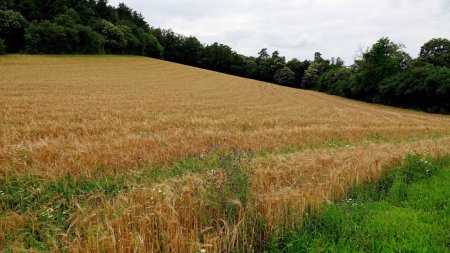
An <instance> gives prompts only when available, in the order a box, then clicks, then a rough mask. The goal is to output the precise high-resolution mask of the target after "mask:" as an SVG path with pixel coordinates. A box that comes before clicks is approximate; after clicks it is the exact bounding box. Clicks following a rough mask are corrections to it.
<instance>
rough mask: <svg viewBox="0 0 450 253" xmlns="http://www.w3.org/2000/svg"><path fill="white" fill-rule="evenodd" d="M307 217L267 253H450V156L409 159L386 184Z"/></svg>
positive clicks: (373, 185)
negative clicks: (299, 226)
mask: <svg viewBox="0 0 450 253" xmlns="http://www.w3.org/2000/svg"><path fill="white" fill-rule="evenodd" d="M306 217H307V218H306V219H305V221H304V224H303V226H302V228H299V229H296V230H293V231H289V232H283V233H281V234H278V235H276V236H275V237H274V238H273V240H272V242H271V243H270V246H269V247H268V249H267V252H449V251H450V156H447V157H445V158H442V159H439V160H435V159H431V158H422V156H421V155H419V154H414V155H409V156H408V157H407V160H406V163H405V164H404V165H403V166H401V167H397V168H395V169H392V170H389V171H388V172H387V174H386V176H385V177H383V179H381V180H379V181H376V182H374V181H371V182H369V183H367V184H366V185H365V186H358V187H355V188H354V189H353V190H352V191H351V192H350V193H349V195H348V198H347V199H345V200H344V201H340V202H338V203H334V204H330V205H327V206H326V207H324V208H323V209H322V210H321V211H320V212H319V213H316V214H313V215H311V214H310V215H309V216H306Z"/></svg>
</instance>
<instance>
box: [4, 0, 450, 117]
mask: <svg viewBox="0 0 450 253" xmlns="http://www.w3.org/2000/svg"><path fill="white" fill-rule="evenodd" d="M11 53H26V54H131V55H142V56H148V57H154V58H159V59H164V60H167V61H172V62H177V63H182V64H187V65H191V66H195V67H200V68H205V69H210V70H214V71H219V72H223V73H228V74H232V75H237V76H242V77H246V78H252V79H257V80H261V81H266V82H272V83H277V84H280V85H284V86H289V87H294V88H302V89H312V90H317V91H322V92H326V93H329V94H333V95H338V96H343V97H348V98H352V99H357V100H362V101H366V102H371V103H381V104H386V105H392V106H398V107H404V108H411V109H416V110H424V111H427V112H434V113H450V41H449V40H448V39H446V38H434V39H430V40H429V41H428V42H426V43H425V44H424V45H423V46H422V47H421V50H420V54H419V55H418V56H417V57H416V58H413V57H412V56H410V55H408V54H407V53H406V52H405V51H404V46H403V45H402V44H399V43H396V42H393V41H391V40H390V39H389V38H386V37H383V38H380V39H379V40H378V41H376V42H375V43H374V44H373V45H372V46H371V47H369V48H367V49H366V50H365V51H363V52H361V55H360V56H359V57H358V58H357V59H355V61H354V63H353V64H351V65H346V64H344V62H343V61H342V60H341V58H339V57H337V58H331V59H324V58H322V56H321V53H320V52H315V53H313V52H311V54H312V55H313V54H314V60H312V61H310V60H299V59H296V58H294V59H292V60H290V61H286V58H285V57H284V56H281V55H280V54H279V52H278V51H274V52H271V53H269V52H268V51H267V49H265V48H264V49H261V50H260V51H259V52H258V54H257V56H256V57H252V56H245V55H242V54H239V53H237V52H235V51H234V50H233V49H232V48H231V47H229V46H227V45H224V44H220V43H213V44H210V45H206V44H204V43H202V42H200V41H199V40H198V39H197V38H196V37H193V36H184V35H181V34H178V33H176V32H174V31H172V30H171V29H161V28H154V27H152V26H150V25H149V24H148V23H147V22H146V21H145V20H144V17H143V16H142V15H141V14H140V13H138V12H137V11H135V10H132V9H131V8H130V7H128V6H127V5H125V4H123V3H121V4H119V6H118V7H113V6H111V5H109V4H108V2H107V0H0V54H11Z"/></svg>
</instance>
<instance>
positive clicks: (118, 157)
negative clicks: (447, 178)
mask: <svg viewBox="0 0 450 253" xmlns="http://www.w3.org/2000/svg"><path fill="white" fill-rule="evenodd" d="M0 77H1V79H0V178H1V179H2V180H3V181H2V182H8V180H9V179H8V178H10V177H11V176H13V177H15V178H18V179H17V180H16V181H14V182H15V183H14V184H12V183H11V185H10V186H8V187H9V188H8V187H6V186H5V189H6V190H8V189H9V190H10V189H13V188H14V187H15V186H14V185H17V184H19V183H18V182H19V181H20V180H25V179H23V178H24V177H32V178H36V181H31V182H32V183H33V184H32V185H34V184H36V185H37V186H35V187H34V186H33V187H31V186H30V185H31V184H30V183H28V184H26V187H28V188H26V187H25V188H26V190H24V191H26V193H27V194H28V195H30V194H31V196H36V199H35V200H36V201H43V199H45V198H43V197H42V196H47V195H45V194H48V196H50V195H51V194H53V193H52V192H51V191H50V190H48V191H46V190H45V189H54V188H55V187H56V186H52V187H53V188H51V187H49V186H48V184H50V183H49V182H53V183H54V184H55V185H59V184H58V182H60V181H61V180H62V182H66V181H64V180H68V182H69V183H61V185H62V186H61V189H62V190H61V191H64V189H67V188H70V187H75V186H77V185H81V186H80V188H81V189H78V188H77V187H78V186H77V187H75V188H74V190H73V192H74V193H73V194H74V195H73V196H72V195H70V197H67V199H63V198H62V197H61V196H62V195H64V194H62V195H61V194H59V195H58V194H54V195H55V196H56V197H54V198H51V197H48V201H49V202H48V203H52V204H53V205H52V206H48V207H47V206H45V205H47V204H46V202H45V203H44V202H42V203H41V204H42V205H43V206H40V207H39V208H37V209H36V210H34V209H32V207H30V206H27V205H29V203H28V202H26V201H28V200H29V199H30V198H28V199H27V198H25V197H24V198H23V199H22V198H21V197H20V196H22V195H20V194H19V193H18V195H17V196H19V197H17V198H18V200H16V199H13V197H14V196H16V195H14V196H13V195H12V194H11V193H10V194H7V193H5V191H4V190H3V188H1V189H0V190H1V191H0V251H1V249H2V245H3V246H4V245H10V246H11V247H12V248H13V249H16V250H20V249H24V248H25V249H30V248H33V247H34V246H32V245H30V244H28V243H27V242H26V240H25V239H24V238H25V237H20V236H13V235H14V233H17V231H22V230H23V231H28V230H27V229H31V230H32V231H34V230H33V229H36V227H35V226H38V224H39V223H38V221H39V219H41V220H43V221H42V222H44V218H45V222H46V223H45V224H53V225H52V226H50V225H49V226H48V227H46V228H47V230H45V231H47V232H46V234H45V235H44V237H45V236H47V237H48V238H50V239H48V241H47V244H45V245H44V246H42V247H43V249H44V250H46V249H64V250H68V251H79V252H81V251H93V252H95V251H106V250H112V251H116V252H127V251H129V252H135V251H142V252H143V251H147V252H158V251H161V252H200V251H202V250H204V251H206V252H218V251H221V252H228V251H232V250H233V249H243V250H250V249H256V250H258V249H260V247H262V246H263V242H264V240H267V239H268V238H270V236H271V235H272V234H273V233H274V232H275V231H277V230H279V229H287V228H289V227H291V226H295V225H297V224H299V223H300V222H301V218H302V216H303V215H304V213H305V210H306V209H314V208H315V207H316V206H319V205H322V204H323V203H326V202H327V201H329V202H331V201H334V200H336V199H340V198H343V197H344V196H345V193H346V192H347V190H348V189H349V188H350V187H351V186H352V185H354V184H356V183H363V182H364V181H365V180H366V179H367V178H377V177H379V176H380V175H381V174H382V173H383V171H384V170H385V169H387V168H389V167H391V166H394V165H397V164H399V163H400V162H401V161H402V160H403V158H404V156H405V155H406V154H408V153H410V152H421V153H423V154H427V155H430V156H442V155H446V154H449V150H450V139H449V137H450V117H448V116H443V115H432V114H426V113H422V112H414V111H408V110H403V109H396V108H390V107H386V106H379V105H371V104H366V103H362V102H357V101H352V100H347V99H344V98H338V97H334V96H329V95H324V94H321V93H318V92H314V91H304V90H297V89H291V88H286V87H280V86H275V85H272V84H268V83H263V82H258V81H253V80H247V79H242V78H238V77H233V76H228V75H225V74H219V73H215V72H210V71H206V70H200V69H196V68H192V67H186V66H182V65H177V64H173V63H168V62H163V61H159V60H153V59H149V58H142V57H128V56H123V57H116V56H115V57H113V56H95V57H93V56H83V57H78V56H75V57H73V56H72V57H66V56H64V57H62V56H7V57H2V58H0ZM211 145H215V148H216V149H220V150H229V148H230V147H235V148H236V150H235V151H233V152H235V153H236V154H237V156H236V157H231V158H230V157H227V156H226V157H227V159H228V160H227V161H231V163H230V165H227V166H229V167H227V168H225V169H227V170H224V172H217V171H218V170H217V169H221V168H220V167H221V166H222V165H221V163H220V162H214V161H215V160H214V159H215V158H217V157H216V156H217V153H214V152H215V151H214V150H211ZM208 149H210V150H209V151H208V152H205V150H208ZM247 150H252V151H253V152H254V153H255V156H256V157H255V158H254V159H253V160H252V161H251V165H248V166H246V167H249V168H251V169H252V171H251V173H247V172H245V173H244V172H243V173H241V172H239V173H237V174H236V175H238V176H235V178H237V179H238V180H240V181H242V182H246V183H247V184H249V191H248V193H247V191H244V190H242V192H245V194H246V195H248V196H241V195H242V194H241V195H239V194H235V193H234V192H233V189H234V187H235V185H234V183H235V182H234V181H233V182H231V183H230V184H229V185H230V187H229V189H228V190H227V191H229V192H227V194H228V195H227V196H231V197H230V199H221V202H220V203H219V204H220V205H214V203H211V202H212V201H214V199H217V197H215V196H220V194H219V195H218V194H216V195H214V192H213V194H211V188H214V187H211V183H208V182H210V180H211V175H212V176H213V177H214V175H219V176H216V177H219V181H220V182H227V183H228V182H229V181H230V178H232V176H229V175H230V174H229V173H232V172H230V171H234V170H235V169H236V168H235V167H234V166H236V164H239V162H237V161H238V160H239V159H241V158H240V155H239V154H242V153H241V152H245V151H247ZM219 153H220V152H219ZM195 157H200V158H199V159H197V158H195ZM219 158H220V157H219ZM222 158H223V157H222ZM189 159H192V160H189ZM219 161H220V160H219ZM222 167H223V166H222ZM222 169H223V168H222ZM211 170H214V172H211ZM220 173H221V174H220ZM233 173H234V172H233ZM25 175H26V176H25ZM233 175H234V174H233ZM246 177H251V178H248V180H247V178H246ZM67 178H69V179H67ZM19 179H20V180H19ZM213 179H214V178H213ZM27 180H28V179H27ZM71 180H72V181H71ZM93 180H103V181H99V182H97V183H95V184H94V183H92V184H90V183H89V182H90V181H93ZM227 180H228V181H227ZM85 181H86V182H87V183H85V184H84V183H83V182H85ZM27 182H28V181H27ZM215 184H217V182H214V184H212V185H215ZM232 184H233V185H232ZM5 185H6V184H5ZM38 185H39V187H38ZM13 186H14V187H13ZM220 186H221V185H220ZM45 187H47V188H45ZM83 187H84V188H83ZM44 188H45V189H44ZM91 188H92V190H91ZM216 188H217V187H216ZM236 188H238V189H241V188H239V187H236ZM14 189H15V188H14ZM37 189H39V191H38V190H37ZM56 189H59V188H56ZM77 189H78V190H77ZM11 191H12V190H11ZM78 191H80V192H78ZM71 194H72V193H71ZM77 194H78V195H77ZM23 195H24V196H25V195H26V194H25V193H24V194H23ZM4 196H7V197H4ZM10 196H11V198H9V197H10ZM51 196H53V195H51ZM64 196H65V195H64ZM233 196H240V197H242V198H237V197H236V199H234V197H233ZM247 197H248V198H247ZM243 199H245V202H246V203H243V202H244V201H243ZM19 200H20V201H19ZM56 200H58V201H59V200H60V202H57V201H56ZM21 201H23V202H21ZM55 201H56V202H55ZM27 203H28V204H27ZM58 203H59V204H58ZM215 204H217V203H215ZM227 205H229V206H230V210H232V212H231V213H232V215H233V217H232V219H226V218H225V217H220V215H219V214H220V213H224V212H220V210H217V212H215V211H214V208H216V207H217V206H227ZM225 213H227V215H229V213H230V212H225ZM63 218H64V219H63ZM35 220H38V221H35ZM58 222H59V223H58ZM63 222H65V223H63ZM58 224H59V225H58ZM58 226H60V227H58ZM261 228H264V231H261ZM56 238H57V239H56ZM58 241H60V243H58ZM5 247H6V246H5Z"/></svg>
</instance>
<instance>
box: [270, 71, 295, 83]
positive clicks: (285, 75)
mask: <svg viewBox="0 0 450 253" xmlns="http://www.w3.org/2000/svg"><path fill="white" fill-rule="evenodd" d="M273 80H274V81H275V82H276V83H278V84H281V85H285V86H292V85H293V84H294V81H295V73H294V71H292V70H291V69H290V68H288V67H286V66H285V67H283V68H281V69H279V70H277V72H275V75H274V77H273Z"/></svg>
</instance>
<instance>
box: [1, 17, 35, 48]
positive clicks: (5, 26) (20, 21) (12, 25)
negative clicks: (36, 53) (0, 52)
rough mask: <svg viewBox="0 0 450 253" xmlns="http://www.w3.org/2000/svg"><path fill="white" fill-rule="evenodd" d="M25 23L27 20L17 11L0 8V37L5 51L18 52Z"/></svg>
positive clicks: (21, 44) (22, 40) (22, 42)
mask: <svg viewBox="0 0 450 253" xmlns="http://www.w3.org/2000/svg"><path fill="white" fill-rule="evenodd" d="M27 25H28V22H27V20H25V18H24V17H23V16H22V14H20V13H19V12H16V11H11V10H0V38H3V39H4V43H5V47H6V51H7V52H9V53H14V52H18V51H19V50H20V49H21V48H22V47H23V45H24V35H25V29H26V27H27Z"/></svg>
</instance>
